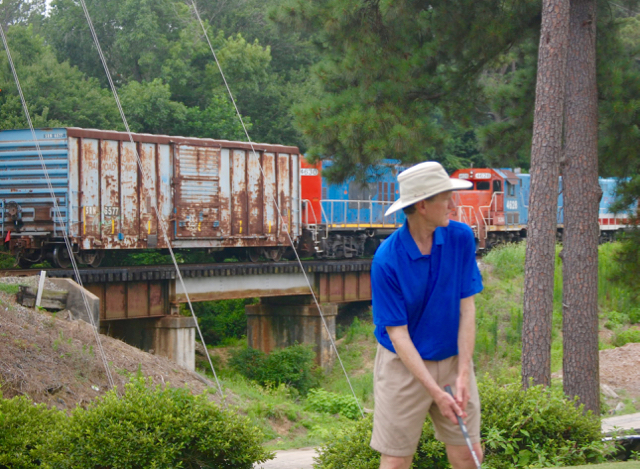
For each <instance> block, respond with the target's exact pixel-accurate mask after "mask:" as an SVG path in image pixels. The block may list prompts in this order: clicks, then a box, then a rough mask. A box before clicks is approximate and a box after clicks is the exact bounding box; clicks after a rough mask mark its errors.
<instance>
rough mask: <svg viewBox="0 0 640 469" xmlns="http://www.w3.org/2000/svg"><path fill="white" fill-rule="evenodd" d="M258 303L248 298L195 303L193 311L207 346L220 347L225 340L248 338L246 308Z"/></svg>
mask: <svg viewBox="0 0 640 469" xmlns="http://www.w3.org/2000/svg"><path fill="white" fill-rule="evenodd" d="M256 301H257V300H256V299H254V298H247V299H239V300H221V301H203V302H201V303H194V304H193V311H194V312H195V313H196V316H197V317H198V323H199V324H200V328H201V329H202V335H203V337H204V340H205V342H206V343H207V345H220V344H222V343H223V342H224V341H225V339H228V338H237V339H239V338H241V337H244V336H246V335H247V316H246V314H245V310H244V307H245V306H246V305H249V304H254V303H255V302H256ZM189 314H191V313H190V312H189Z"/></svg>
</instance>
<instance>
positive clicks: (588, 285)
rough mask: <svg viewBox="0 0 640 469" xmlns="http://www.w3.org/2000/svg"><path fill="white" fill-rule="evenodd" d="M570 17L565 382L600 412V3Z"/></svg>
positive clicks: (590, 2) (577, 8)
mask: <svg viewBox="0 0 640 469" xmlns="http://www.w3.org/2000/svg"><path fill="white" fill-rule="evenodd" d="M570 18H571V20H570V40H569V54H568V57H567V80H566V104H565V116H564V117H565V118H564V127H565V148H564V150H565V151H564V157H563V161H562V177H563V179H562V180H563V187H564V235H563V245H564V247H563V250H562V261H563V301H562V305H563V327H562V330H563V350H564V353H563V378H564V381H563V383H564V390H565V393H566V394H567V395H568V396H570V397H573V396H578V398H579V402H581V403H583V404H584V405H585V409H586V410H591V411H593V412H594V414H595V415H599V414H600V379H599V376H600V375H599V365H598V238H599V235H600V231H599V226H598V213H599V206H598V205H599V201H600V197H601V196H602V191H601V190H600V186H599V185H598V92H597V84H596V1H595V0H571V14H570Z"/></svg>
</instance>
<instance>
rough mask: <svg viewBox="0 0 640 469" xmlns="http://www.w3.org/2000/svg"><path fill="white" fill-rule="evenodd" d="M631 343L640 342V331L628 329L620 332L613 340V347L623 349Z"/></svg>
mask: <svg viewBox="0 0 640 469" xmlns="http://www.w3.org/2000/svg"><path fill="white" fill-rule="evenodd" d="M631 342H640V329H627V330H625V331H620V332H618V333H617V334H616V335H615V338H614V339H613V345H615V346H616V347H622V346H623V345H626V344H628V343H631Z"/></svg>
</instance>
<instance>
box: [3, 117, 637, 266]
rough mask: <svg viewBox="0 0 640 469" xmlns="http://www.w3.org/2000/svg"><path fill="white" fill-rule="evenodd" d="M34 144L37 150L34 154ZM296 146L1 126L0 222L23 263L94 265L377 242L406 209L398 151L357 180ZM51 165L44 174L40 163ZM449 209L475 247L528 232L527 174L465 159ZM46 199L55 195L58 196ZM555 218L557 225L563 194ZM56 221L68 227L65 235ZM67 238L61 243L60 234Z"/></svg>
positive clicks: (320, 250) (335, 249)
mask: <svg viewBox="0 0 640 469" xmlns="http://www.w3.org/2000/svg"><path fill="white" fill-rule="evenodd" d="M40 155H42V160H41V159H40ZM331 164H332V163H331V161H330V160H324V161H321V162H318V163H309V162H307V161H306V160H305V158H304V155H302V154H301V153H300V151H299V149H298V148H297V147H294V146H286V145H274V144H264V143H257V144H249V143H247V142H237V141H229V140H214V139H205V138H190V137H173V136H167V135H151V134H141V133H134V134H131V135H130V134H129V133H125V132H116V131H105V130H95V129H81V128H76V127H65V128H45V129H36V131H35V140H34V138H33V134H32V132H31V130H29V129H21V130H5V131H1V132H0V211H1V212H2V216H1V217H0V219H1V223H0V230H1V235H2V239H3V240H4V249H5V250H6V251H8V252H10V253H11V254H12V255H13V256H15V257H16V260H17V263H18V264H19V265H20V266H22V267H29V266H31V265H33V264H35V263H39V262H42V261H45V260H46V261H49V262H51V263H53V264H54V265H55V266H57V267H60V268H67V267H69V265H70V263H71V257H72V256H73V257H74V258H75V260H76V261H77V262H78V263H80V264H85V265H89V266H93V267H97V266H99V265H100V262H101V260H102V259H103V257H104V255H105V253H106V252H107V251H111V250H121V251H122V250H141V249H158V250H166V249H167V248H168V247H169V246H170V247H171V248H172V249H174V250H180V249H200V250H204V251H205V252H206V253H208V254H209V255H210V257H211V260H212V261H216V262H220V261H222V260H224V259H227V258H229V257H231V256H234V257H236V258H238V259H242V260H245V259H246V260H250V261H258V260H261V259H266V260H271V261H279V260H281V259H282V258H283V257H291V255H292V252H293V249H295V250H296V251H297V252H298V253H299V255H300V256H301V257H307V256H313V257H316V258H320V259H348V258H359V257H363V256H370V255H373V253H374V252H375V250H376V249H377V247H378V246H379V245H380V243H381V242H382V241H383V240H384V239H385V238H386V237H387V236H388V235H389V234H391V233H392V232H393V231H394V230H396V229H397V228H399V227H400V226H402V224H403V223H404V214H403V213H402V211H400V212H396V213H394V214H392V215H390V216H388V217H385V216H384V213H385V212H386V210H387V208H388V207H389V206H390V205H391V204H392V203H393V202H394V201H395V200H396V199H397V198H398V197H399V188H398V186H397V182H396V180H397V175H398V173H399V172H401V171H402V170H404V169H405V166H403V165H402V164H401V163H400V162H398V161H395V160H384V161H383V162H382V163H381V164H380V165H379V166H378V167H376V168H375V169H371V171H370V172H369V173H367V174H364V175H362V176H363V177H360V178H359V179H358V180H355V179H352V180H348V181H346V182H344V183H342V184H334V183H331V182H329V181H328V180H327V178H326V177H323V173H324V172H326V170H327V169H328V168H329V166H330V165H331ZM47 176H48V177H47ZM452 177H457V178H461V179H467V180H469V181H471V182H472V183H473V184H474V186H473V188H472V189H470V190H467V191H459V192H456V194H455V197H456V204H457V209H456V211H455V213H452V214H451V218H452V219H456V220H459V221H461V222H464V223H467V224H468V225H469V226H470V227H471V228H472V230H473V231H474V233H475V236H476V240H477V246H478V249H479V250H486V249H489V248H490V247H491V246H493V245H495V244H496V243H499V242H504V241H515V240H518V239H521V238H524V237H526V226H527V208H528V194H529V185H530V178H529V175H527V174H518V173H516V172H514V171H511V170H506V169H488V168H484V169H464V170H458V171H456V172H455V173H453V174H452ZM615 182H616V181H615V180H612V179H601V185H602V186H603V191H604V194H605V195H604V197H603V198H602V202H601V220H600V224H601V232H602V236H603V238H608V237H611V236H613V233H615V232H617V231H619V230H621V229H624V228H625V226H627V225H628V223H629V220H628V218H629V216H628V215H616V214H613V213H611V212H610V210H609V208H608V207H609V206H610V205H611V203H612V202H613V198H614V196H615V194H614V190H615ZM54 200H55V204H54ZM558 210H559V211H558V232H559V233H561V232H562V195H561V194H560V196H559V209H558ZM65 235H66V236H65ZM65 237H66V239H68V241H69V246H71V252H69V250H68V248H67V243H66V241H65Z"/></svg>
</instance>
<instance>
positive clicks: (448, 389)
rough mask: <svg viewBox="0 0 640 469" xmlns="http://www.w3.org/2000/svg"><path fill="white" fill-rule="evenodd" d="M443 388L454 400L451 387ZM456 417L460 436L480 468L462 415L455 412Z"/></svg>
mask: <svg viewBox="0 0 640 469" xmlns="http://www.w3.org/2000/svg"><path fill="white" fill-rule="evenodd" d="M444 390H445V391H446V392H448V393H449V395H450V396H451V397H453V399H454V400H455V398H456V397H455V396H454V395H453V389H451V386H449V385H448V384H447V385H446V386H445V387H444ZM456 417H457V418H458V425H460V430H462V436H464V439H465V441H466V442H467V446H468V447H469V451H471V456H472V457H473V462H474V463H475V464H476V467H478V468H481V467H482V465H481V464H480V460H479V459H478V456H477V455H476V452H475V451H474V450H473V444H472V443H471V438H469V433H468V432H467V426H466V425H465V424H464V421H463V420H462V417H460V416H459V415H458V414H456Z"/></svg>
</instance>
